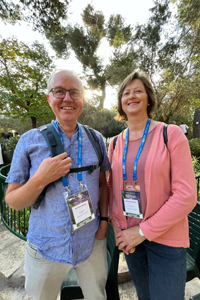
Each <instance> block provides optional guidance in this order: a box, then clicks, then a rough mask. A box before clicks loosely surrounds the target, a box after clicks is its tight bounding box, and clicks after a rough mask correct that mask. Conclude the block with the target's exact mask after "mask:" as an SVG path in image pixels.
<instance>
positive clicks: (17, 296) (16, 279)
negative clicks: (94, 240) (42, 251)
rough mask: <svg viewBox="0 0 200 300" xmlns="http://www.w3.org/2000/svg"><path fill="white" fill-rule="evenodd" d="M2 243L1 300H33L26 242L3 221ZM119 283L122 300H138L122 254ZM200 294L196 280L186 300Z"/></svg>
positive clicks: (0, 247) (195, 279)
mask: <svg viewBox="0 0 200 300" xmlns="http://www.w3.org/2000/svg"><path fill="white" fill-rule="evenodd" d="M0 241H1V244H0V300H32V297H30V296H29V295H28V294H27V293H26V291H25V290H24V274H23V257H24V252H25V242H24V241H22V240H21V239H19V238H18V237H16V236H15V235H13V234H12V233H11V232H9V230H8V229H7V228H6V227H5V226H4V224H3V223H2V222H1V221H0ZM118 281H119V294H120V300H138V297H137V295H136V291H135V287H134V284H133V283H132V281H131V280H130V276H129V272H128V270H127V266H126V262H125V259H124V258H123V255H122V254H120V263H119V273H118ZM199 292H200V280H199V279H198V278H194V279H193V280H191V281H190V282H188V283H187V284H186V295H185V300H189V298H190V297H191V296H193V295H195V294H197V293H199ZM47 300H48V299H47ZM57 300H59V297H58V299H57ZM161 300H164V299H161Z"/></svg>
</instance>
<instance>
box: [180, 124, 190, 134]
mask: <svg viewBox="0 0 200 300" xmlns="http://www.w3.org/2000/svg"><path fill="white" fill-rule="evenodd" d="M179 127H180V128H181V129H182V131H183V133H184V134H185V136H188V131H187V130H188V129H189V127H188V126H187V125H186V124H184V123H183V122H181V125H180V126H179Z"/></svg>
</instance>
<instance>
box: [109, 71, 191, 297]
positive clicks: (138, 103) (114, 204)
mask: <svg viewBox="0 0 200 300" xmlns="http://www.w3.org/2000/svg"><path fill="white" fill-rule="evenodd" d="M154 104H155V95H154V91H153V88H152V86H151V83H150V81H149V80H148V78H147V76H146V75H145V74H142V73H138V72H133V73H131V74H130V75H129V76H128V77H127V78H125V80H124V81H123V82H122V84H121V86H120V88H119V92H118V114H119V117H120V118H121V119H122V120H127V121H128V127H127V129H126V130H124V131H123V132H122V133H121V134H120V135H119V136H118V138H117V142H116V146H115V149H113V140H114V139H112V141H111V143H110V147H109V159H110V162H111V164H112V170H111V171H110V173H109V179H108V182H109V188H110V209H109V210H110V219H111V223H112V225H113V229H114V233H115V239H116V245H117V246H118V248H119V250H123V251H124V253H125V257H126V261H127V265H128V268H129V271H130V275H131V278H132V280H133V282H134V284H135V287H136V290H137V294H138V298H139V300H148V299H151V300H157V299H158V300H161V299H163V300H183V299H184V290H185V281H186V258H185V256H186V248H187V247H188V246H189V237H188V220H187V215H188V214H189V213H190V211H191V210H192V209H193V207H194V206H195V205H196V201H197V195H196V182H195V176H194V172H193V167H192V162H191V154H190V149H189V145H188V141H187V139H186V137H185V136H184V134H183V132H182V130H181V129H180V128H179V127H178V126H176V125H170V126H168V129H167V137H168V143H167V146H166V144H165V143H164V139H163V126H164V123H161V122H156V121H154V120H151V119H150V117H151V112H152V110H153V108H154Z"/></svg>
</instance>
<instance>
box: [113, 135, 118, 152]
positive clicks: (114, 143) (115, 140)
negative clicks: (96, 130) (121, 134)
mask: <svg viewBox="0 0 200 300" xmlns="http://www.w3.org/2000/svg"><path fill="white" fill-rule="evenodd" d="M117 138H118V135H116V136H115V137H114V140H113V151H114V150H115V146H116V143H117Z"/></svg>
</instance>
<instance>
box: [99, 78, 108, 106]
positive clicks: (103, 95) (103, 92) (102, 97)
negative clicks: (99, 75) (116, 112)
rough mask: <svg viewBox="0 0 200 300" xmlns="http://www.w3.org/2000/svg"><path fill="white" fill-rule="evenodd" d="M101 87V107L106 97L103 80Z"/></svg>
mask: <svg viewBox="0 0 200 300" xmlns="http://www.w3.org/2000/svg"><path fill="white" fill-rule="evenodd" d="M101 89H102V94H101V98H100V103H99V108H103V106H104V102H105V99H106V84H105V82H104V83H103V84H102V85H101Z"/></svg>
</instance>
